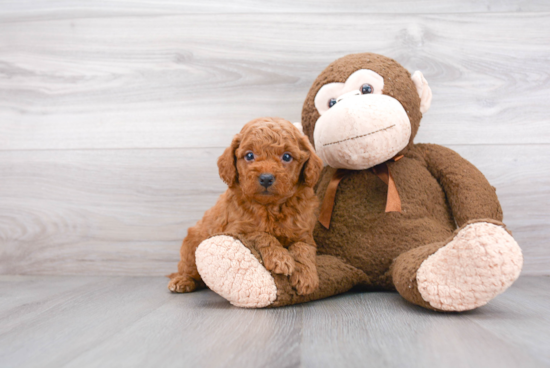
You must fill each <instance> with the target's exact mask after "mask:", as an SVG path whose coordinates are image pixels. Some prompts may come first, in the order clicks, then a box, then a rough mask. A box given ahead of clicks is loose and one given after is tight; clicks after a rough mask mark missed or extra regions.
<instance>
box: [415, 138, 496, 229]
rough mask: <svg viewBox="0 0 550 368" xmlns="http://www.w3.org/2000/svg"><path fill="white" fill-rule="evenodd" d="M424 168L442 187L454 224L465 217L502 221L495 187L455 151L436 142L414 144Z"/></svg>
mask: <svg viewBox="0 0 550 368" xmlns="http://www.w3.org/2000/svg"><path fill="white" fill-rule="evenodd" d="M415 148H416V149H417V150H419V151H420V152H421V153H422V155H423V156H424V159H425V160H426V163H427V167H428V170H429V171H430V173H431V174H432V175H433V176H434V177H435V178H436V179H437V181H438V182H439V184H441V186H442V187H443V190H444V191H445V194H446V196H447V200H448V201H449V205H450V206H451V210H452V213H453V216H454V218H455V221H456V223H457V225H458V226H459V227H460V226H462V225H463V224H465V223H466V222H468V221H471V220H477V219H492V220H497V221H499V222H501V221H502V208H501V207H500V203H499V201H498V198H497V195H496V190H495V188H494V187H492V186H491V184H489V182H488V181H487V179H486V178H485V176H483V174H482V173H481V172H480V171H479V170H478V169H477V168H476V167H475V166H474V165H472V164H471V163H470V162H468V161H466V160H465V159H463V158H462V157H461V156H460V155H459V154H458V153H456V152H455V151H453V150H451V149H449V148H446V147H442V146H439V145H436V144H416V145H415Z"/></svg>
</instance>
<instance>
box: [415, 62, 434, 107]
mask: <svg viewBox="0 0 550 368" xmlns="http://www.w3.org/2000/svg"><path fill="white" fill-rule="evenodd" d="M412 81H413V82H414V85H415V86H416V91H417V92H418V96H419V97H420V112H421V113H423V114H424V113H425V112H426V111H428V109H429V108H430V105H431V104H432V89H431V88H430V86H428V82H427V81H426V78H424V76H423V75H422V72H420V71H418V70H417V71H416V72H414V74H413V76H412Z"/></svg>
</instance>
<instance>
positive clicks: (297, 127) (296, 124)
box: [292, 122, 304, 134]
mask: <svg viewBox="0 0 550 368" xmlns="http://www.w3.org/2000/svg"><path fill="white" fill-rule="evenodd" d="M292 125H294V126H295V127H296V129H298V130H299V131H300V133H302V134H304V127H303V126H302V123H301V122H299V123H292Z"/></svg>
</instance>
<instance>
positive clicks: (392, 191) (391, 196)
mask: <svg viewBox="0 0 550 368" xmlns="http://www.w3.org/2000/svg"><path fill="white" fill-rule="evenodd" d="M386 212H401V198H399V192H398V191H397V187H396V186H395V181H394V180H393V176H392V174H391V171H390V168H389V167H388V198H387V199H386Z"/></svg>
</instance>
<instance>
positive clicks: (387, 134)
mask: <svg viewBox="0 0 550 368" xmlns="http://www.w3.org/2000/svg"><path fill="white" fill-rule="evenodd" d="M313 136H314V139H315V149H316V152H317V154H318V155H319V157H321V159H322V160H323V161H324V162H325V164H327V165H329V166H331V167H333V168H336V169H350V170H365V169H368V168H371V167H373V166H376V165H378V164H380V163H382V162H385V161H387V160H389V159H390V158H392V157H394V156H395V155H396V154H397V153H399V152H400V151H401V150H402V149H403V148H405V147H406V146H407V144H408V143H409V140H410V137H411V124H410V121H409V117H408V116H407V113H406V111H405V109H403V106H402V105H401V103H399V101H397V100H396V99H395V98H393V97H390V96H386V95H382V94H370V95H360V94H357V93H346V94H345V95H343V96H340V97H339V98H338V102H337V103H336V105H334V106H333V107H331V108H330V109H329V110H327V111H325V112H324V113H323V114H322V115H321V117H320V118H319V119H318V120H317V124H316V125H315V131H314V133H313Z"/></svg>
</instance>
